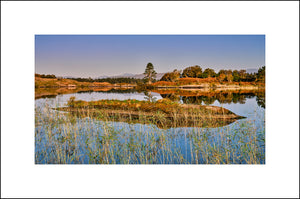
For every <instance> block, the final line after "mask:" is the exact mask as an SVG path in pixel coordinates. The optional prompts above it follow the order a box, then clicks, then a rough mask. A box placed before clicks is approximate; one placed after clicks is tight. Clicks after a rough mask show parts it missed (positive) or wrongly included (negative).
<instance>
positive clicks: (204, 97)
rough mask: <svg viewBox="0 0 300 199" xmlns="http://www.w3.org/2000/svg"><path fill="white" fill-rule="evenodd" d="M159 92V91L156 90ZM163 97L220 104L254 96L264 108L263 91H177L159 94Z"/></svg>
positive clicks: (193, 102)
mask: <svg viewBox="0 0 300 199" xmlns="http://www.w3.org/2000/svg"><path fill="white" fill-rule="evenodd" d="M158 92H159V91H158ZM161 96H162V97H163V98H167V99H170V100H172V101H178V102H180V101H181V102H182V103H184V104H203V105H212V104H214V103H215V102H216V101H218V102H219V103H220V104H231V103H234V104H245V103H246V100H247V99H251V98H254V97H256V102H257V104H258V105H259V106H260V107H262V108H265V92H262V91H261V92H249V91H248V92H210V93H201V92H199V93H195V94H194V95H192V94H189V95H184V94H178V93H173V92H171V93H165V92H164V94H161Z"/></svg>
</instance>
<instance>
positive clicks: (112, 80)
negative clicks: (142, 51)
mask: <svg viewBox="0 0 300 199" xmlns="http://www.w3.org/2000/svg"><path fill="white" fill-rule="evenodd" d="M68 79H72V80H76V81H79V82H108V83H111V84H116V83H127V84H139V83H143V80H142V79H135V78H133V77H108V78H103V79H92V78H91V77H89V78H68Z"/></svg>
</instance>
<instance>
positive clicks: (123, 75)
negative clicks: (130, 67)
mask: <svg viewBox="0 0 300 199" xmlns="http://www.w3.org/2000/svg"><path fill="white" fill-rule="evenodd" d="M164 74H165V73H157V74H156V78H155V79H156V80H160V79H161V78H162V76H163V75H164ZM120 77H128V78H135V79H143V78H144V77H145V75H144V74H132V73H124V74H122V75H116V76H99V77H97V78H99V79H104V78H120Z"/></svg>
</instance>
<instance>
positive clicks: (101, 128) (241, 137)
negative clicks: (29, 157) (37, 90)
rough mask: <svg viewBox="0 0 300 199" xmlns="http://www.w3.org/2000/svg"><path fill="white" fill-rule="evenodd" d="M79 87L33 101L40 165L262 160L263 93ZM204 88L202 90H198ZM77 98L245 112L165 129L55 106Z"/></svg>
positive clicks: (263, 131) (63, 104) (246, 161)
mask: <svg viewBox="0 0 300 199" xmlns="http://www.w3.org/2000/svg"><path fill="white" fill-rule="evenodd" d="M159 92H160V91H157V92H153V91H152V92H138V91H136V90H133V89H131V90H115V89H113V90H109V91H81V92H77V93H66V94H58V95H44V96H42V97H40V98H36V100H35V122H36V128H35V162H36V164H264V163H265V103H264V92H250V91H249V92H235V93H234V92H233V93H232V92H221V93H216V94H209V93H208V94H207V93H206V94H203V95H201V92H200V91H199V92H197V91H196V92H195V91H193V92H192V94H186V95H183V94H182V95H181V94H180V92H179V94H178V93H176V92H175V93H174V92H168V91H162V92H160V93H161V94H160V93H159ZM199 93H200V94H199ZM72 96H75V98H76V100H85V101H94V100H101V99H119V100H125V99H136V100H149V97H150V98H151V99H152V100H154V101H155V100H159V99H162V98H169V99H171V100H174V101H178V102H179V103H184V104H202V105H213V106H220V107H224V108H226V109H228V110H230V111H232V112H234V113H235V114H237V115H240V116H244V117H246V118H245V119H240V120H237V121H235V122H233V123H231V124H229V125H226V126H221V127H217V128H200V127H180V128H169V129H161V128H158V127H157V126H155V125H154V124H140V123H130V124H129V123H126V122H118V121H107V120H101V118H100V119H94V118H80V117H75V118H74V117H70V116H69V115H68V113H65V112H61V111H55V110H53V109H52V108H55V107H62V106H66V103H67V101H68V100H69V99H70V97H72Z"/></svg>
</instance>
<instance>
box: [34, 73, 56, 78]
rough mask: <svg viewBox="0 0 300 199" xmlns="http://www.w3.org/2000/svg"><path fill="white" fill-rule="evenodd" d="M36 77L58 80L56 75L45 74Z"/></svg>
mask: <svg viewBox="0 0 300 199" xmlns="http://www.w3.org/2000/svg"><path fill="white" fill-rule="evenodd" d="M34 76H35V77H40V78H56V76H55V75H45V74H37V73H35V75H34Z"/></svg>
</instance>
